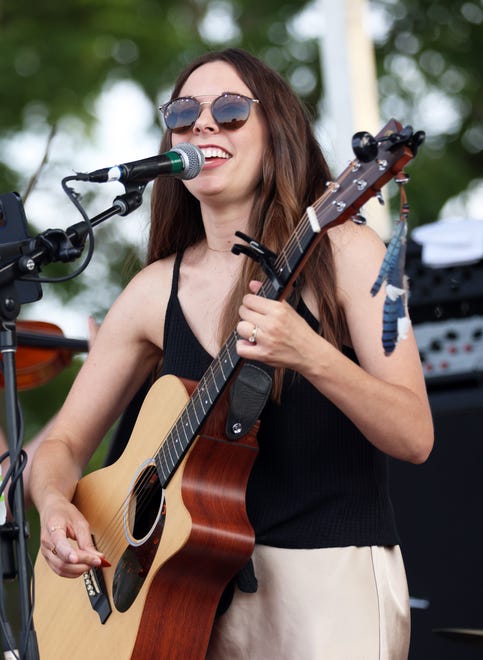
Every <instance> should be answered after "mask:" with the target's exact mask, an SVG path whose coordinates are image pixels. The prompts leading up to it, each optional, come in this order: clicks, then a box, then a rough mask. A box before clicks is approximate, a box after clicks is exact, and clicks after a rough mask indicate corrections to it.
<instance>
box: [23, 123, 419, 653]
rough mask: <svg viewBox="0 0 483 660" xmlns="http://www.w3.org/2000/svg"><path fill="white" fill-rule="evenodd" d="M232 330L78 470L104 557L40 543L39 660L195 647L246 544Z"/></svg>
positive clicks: (368, 184) (290, 253)
mask: <svg viewBox="0 0 483 660" xmlns="http://www.w3.org/2000/svg"><path fill="white" fill-rule="evenodd" d="M409 129H410V127H406V128H405V129H402V127H401V125H400V124H399V122H397V121H395V120H391V121H390V122H389V123H388V124H387V125H386V126H385V127H384V128H383V129H382V131H381V132H380V133H379V134H378V135H377V136H376V138H375V139H374V138H371V139H369V140H368V142H369V147H370V151H371V153H370V154H369V156H366V154H365V152H364V151H361V150H360V155H361V157H359V158H357V159H356V160H354V161H353V162H351V163H350V164H349V165H348V166H347V168H346V169H345V170H344V172H343V173H342V174H341V175H340V177H339V178H338V179H337V181H335V182H332V183H330V184H329V185H328V186H327V190H326V192H325V193H324V194H323V195H322V196H321V197H320V198H319V199H318V200H317V202H315V203H314V204H313V206H311V207H309V208H308V209H307V211H306V213H305V214H304V216H303V218H302V219H301V221H300V223H299V224H298V226H297V228H296V230H295V231H294V233H293V235H292V237H291V238H290V240H289V241H288V242H287V244H286V246H285V247H284V249H283V250H282V252H281V253H280V254H279V255H278V256H277V257H276V258H275V260H274V263H273V268H272V269H271V272H270V273H268V274H267V278H266V280H265V281H264V282H263V284H262V287H261V289H260V292H259V294H258V295H262V296H265V297H267V298H270V299H284V298H285V297H287V296H288V295H289V293H290V291H291V288H292V284H293V282H294V280H295V278H296V277H297V275H298V274H299V273H300V271H301V269H302V268H303V266H304V264H305V261H306V260H307V258H308V256H309V254H310V253H311V251H312V249H313V248H314V246H315V245H316V244H317V241H318V240H319V239H320V237H321V236H322V234H323V232H324V231H325V230H327V229H328V228H330V227H332V226H335V225H337V224H340V223H342V222H344V221H345V220H347V219H348V218H351V217H353V216H354V215H356V214H357V213H358V210H359V209H360V207H361V206H362V205H363V204H364V203H365V201H366V200H368V199H369V198H371V197H373V196H374V195H376V194H378V193H379V191H380V189H381V187H382V186H383V185H384V184H385V183H387V182H388V181H389V180H390V179H392V178H394V177H395V176H396V175H397V174H398V173H399V172H400V171H401V170H402V168H403V167H404V165H405V164H406V163H407V162H408V161H409V160H411V159H412V158H413V156H414V154H415V151H416V147H417V140H415V139H414V136H413V134H412V130H409ZM369 137H370V136H369ZM366 138H367V136H363V138H362V142H364V141H367V140H366ZM359 142H361V140H359ZM356 153H357V152H356ZM364 159H370V160H369V162H364ZM236 341H237V335H236V333H235V332H233V333H232V335H231V336H230V337H229V338H228V340H227V342H226V343H225V345H224V346H223V347H222V349H221V351H220V353H219V354H218V355H217V356H216V358H214V360H213V362H212V363H211V365H210V367H209V369H208V370H207V372H206V373H205V374H204V376H203V378H202V379H201V381H200V382H199V383H198V384H196V385H195V384H188V383H184V382H182V381H181V380H179V379H178V378H176V377H174V376H169V375H168V376H164V377H162V378H161V379H159V380H158V381H157V382H156V383H155V384H154V385H153V386H152V388H151V389H150V390H149V392H148V395H147V397H146V399H145V401H144V403H143V405H142V407H141V410H140V413H139V416H138V419H137V422H136V424H135V426H134V429H133V432H132V435H131V438H130V440H129V443H128V445H127V447H126V449H125V451H124V453H123V454H122V456H121V457H120V458H119V459H118V461H116V462H115V463H114V464H113V465H111V466H110V467H106V468H103V469H101V470H98V471H95V472H93V473H90V474H88V475H86V476H84V477H83V478H82V479H81V480H80V481H79V484H78V486H77V490H76V493H75V496H74V500H73V501H74V504H75V505H76V506H77V507H78V508H79V509H80V511H81V512H82V513H83V514H84V516H85V517H86V519H87V520H88V521H89V524H90V527H91V530H92V534H93V540H94V543H95V545H96V547H97V548H98V549H99V550H101V551H102V552H103V553H104V555H105V557H106V558H107V559H108V561H109V562H111V564H112V565H111V566H110V567H106V568H99V569H96V570H91V571H89V572H87V573H85V574H84V575H83V577H80V578H77V579H68V578H61V577H59V576H57V575H56V574H54V573H53V572H52V571H51V569H50V568H49V566H48V565H47V563H46V562H45V560H44V558H43V557H42V555H41V554H40V553H39V555H38V557H37V560H36V563H35V607H34V622H35V629H36V632H37V636H38V641H39V649H40V656H41V658H42V660H87V659H89V660H101V659H102V660H106V659H107V658H112V659H113V660H125V659H129V658H131V659H135V660H151V659H152V660H154V659H156V660H159V659H166V660H168V659H169V660H178V659H179V660H186V659H187V658H189V659H190V660H201V659H202V658H204V657H205V655H206V652H207V647H208V644H209V640H210V635H211V630H212V626H213V622H214V619H215V615H216V610H217V605H218V601H219V599H220V596H221V594H222V592H223V590H224V588H225V587H226V585H227V583H228V582H229V581H230V580H231V578H232V577H233V576H234V575H236V573H237V572H238V571H239V570H240V568H242V567H243V566H244V565H245V564H246V563H247V561H248V559H249V558H250V556H251V553H252V550H253V546H254V534H253V530H252V528H251V525H250V523H249V520H248V518H247V514H246V510H245V490H246V483H247V480H248V477H249V474H250V471H251V468H252V465H253V461H254V460H255V457H256V454H257V443H256V430H257V429H256V426H255V428H253V429H252V430H251V432H250V433H248V434H247V435H245V437H243V438H241V439H240V440H228V439H227V437H226V436H224V434H223V433H222V432H220V429H222V428H223V424H224V419H223V417H224V412H223V406H221V403H222V401H223V398H225V397H226V394H227V392H228V388H227V385H228V384H230V383H231V382H233V381H234V378H235V376H236V374H237V372H238V369H239V368H240V366H241V363H242V360H241V359H240V358H239V357H238V355H237V352H236ZM220 419H221V422H220Z"/></svg>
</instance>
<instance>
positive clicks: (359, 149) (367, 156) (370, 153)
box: [352, 131, 378, 163]
mask: <svg viewBox="0 0 483 660" xmlns="http://www.w3.org/2000/svg"><path fill="white" fill-rule="evenodd" d="M352 151H353V152H354V154H355V155H356V157H357V158H358V159H359V160H361V161H362V162H363V163H370V162H371V160H374V159H375V158H376V156H377V151H378V147H377V140H376V138H374V137H373V136H372V135H371V134H370V133H368V132H367V131H360V132H359V133H355V134H354V136H353V137H352Z"/></svg>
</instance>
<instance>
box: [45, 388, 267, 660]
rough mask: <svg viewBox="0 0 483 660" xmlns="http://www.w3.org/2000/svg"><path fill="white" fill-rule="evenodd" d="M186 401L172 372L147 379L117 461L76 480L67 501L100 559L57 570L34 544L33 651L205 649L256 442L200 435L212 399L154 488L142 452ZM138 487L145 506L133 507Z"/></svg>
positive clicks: (246, 526)
mask: <svg viewBox="0 0 483 660" xmlns="http://www.w3.org/2000/svg"><path fill="white" fill-rule="evenodd" d="M188 399H189V395H188V392H187V389H186V387H185V385H184V384H183V383H182V382H181V381H180V380H179V379H177V378H176V377H174V376H164V377H163V378H161V379H160V380H158V381H157V382H156V383H155V384H154V385H153V387H152V388H151V389H150V391H149V393H148V395H147V397H146V399H145V401H144V403H143V406H142V408H141V411H140V414H139V417H138V420H137V422H136V425H135V427H134V429H133V432H132V435H131V439H130V441H129V443H128V445H127V447H126V449H125V451H124V453H123V454H122V456H121V457H120V458H119V460H118V461H117V462H116V463H114V464H113V465H112V466H110V467H107V468H103V469H102V470H98V471H97V472H93V473H91V474H88V475H87V476H85V477H83V478H82V479H81V480H80V482H79V484H78V487H77V490H76V493H75V497H74V503H75V505H76V506H77V507H78V508H79V509H80V511H82V513H83V514H84V516H85V517H86V519H87V520H88V521H89V524H90V527H91V530H92V534H93V537H94V541H95V543H96V546H97V547H98V549H99V550H101V551H102V552H104V554H105V556H106V559H107V560H108V561H109V562H110V563H111V567H108V568H102V569H98V570H97V571H96V572H95V573H92V572H89V573H86V574H84V576H83V577H80V578H77V579H69V578H61V577H59V576H57V575H55V574H54V573H53V572H52V570H51V569H50V568H49V566H48V565H47V563H46V562H45V560H44V558H43V557H42V555H41V554H40V553H39V555H38V557H37V560H36V563H35V587H36V588H35V591H36V598H35V610H34V620H35V629H36V632H37V636H38V641H39V649H40V657H41V658H42V660H65V659H66V658H69V660H81V659H82V660H85V659H86V658H90V659H92V660H97V659H99V660H100V659H101V658H102V659H105V658H109V657H112V658H116V660H123V659H128V658H134V659H137V660H141V658H142V659H143V660H150V659H153V660H154V659H155V658H156V659H157V660H159V659H164V658H166V659H169V660H175V659H177V658H179V659H180V660H181V658H183V659H185V658H188V657H189V658H190V659H193V660H195V659H198V658H199V659H200V660H201V659H202V658H204V657H205V655H206V650H207V646H208V643H209V639H210V635H211V629H212V625H213V620H214V617H215V613H216V608H217V605H218V601H219V599H220V596H221V594H222V593H223V590H224V588H225V586H226V585H227V583H228V582H229V581H230V579H231V578H232V577H233V576H234V575H235V574H236V573H237V572H238V570H239V569H240V568H242V567H243V566H244V565H245V564H246V562H247V561H248V559H249V558H250V555H251V553H252V550H253V545H254V536H253V530H252V528H251V525H250V523H249V521H248V519H247V516H246V511H245V490H246V482H247V480H248V476H249V474H250V471H251V468H252V465H253V461H254V460H255V457H256V453H257V445H256V440H255V436H254V431H252V432H251V433H250V434H248V435H247V436H245V438H243V439H242V441H241V442H229V441H227V440H225V439H224V438H223V437H222V434H221V433H219V434H215V433H212V431H213V429H214V428H215V427H216V426H218V424H217V422H216V409H215V410H214V411H213V412H214V415H212V416H210V428H208V422H207V424H206V425H205V426H204V427H203V432H202V433H201V434H200V435H199V436H198V437H197V438H196V440H195V441H194V443H193V444H192V446H191V448H190V450H189V452H188V453H187V455H186V456H185V457H184V458H183V460H182V461H181V463H180V465H179V466H178V468H177V470H176V472H175V474H174V476H173V477H172V479H171V480H170V482H169V484H168V486H167V488H166V489H165V490H162V489H161V488H160V487H159V483H158V485H156V483H155V481H156V478H155V476H154V475H155V474H156V473H155V470H153V458H152V457H153V456H154V455H155V453H156V452H157V451H158V450H159V447H160V445H162V444H163V439H164V438H165V437H166V435H167V433H168V432H169V430H170V428H171V427H172V425H173V423H174V421H175V420H176V419H177V418H178V416H179V414H180V411H181V410H182V409H183V407H184V406H185V405H186V402H187V401H188ZM213 417H214V419H212V418H213ZM221 417H222V415H220V418H221ZM217 436H218V437H217ZM161 490H162V492H161ZM158 491H159V498H156V495H157V494H158ZM146 493H148V494H149V495H151V497H150V498H149V499H150V501H154V502H155V505H154V508H153V506H152V505H151V507H150V508H147V509H146V508H145V507H144V503H145V499H146V498H145V494H146ZM100 573H102V575H101V574H100ZM102 580H103V581H104V587H103V588H102V589H101V591H103V592H104V596H105V597H104V598H101V599H99V598H98V590H97V587H99V583H100V582H101V581H102ZM89 594H91V596H92V597H91V598H90V597H89ZM93 594H94V595H93ZM99 600H101V604H100V605H99ZM108 606H110V609H111V611H110V613H108V615H107V616H106V607H108ZM96 608H97V609H96Z"/></svg>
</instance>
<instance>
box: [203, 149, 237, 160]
mask: <svg viewBox="0 0 483 660" xmlns="http://www.w3.org/2000/svg"><path fill="white" fill-rule="evenodd" d="M201 151H202V152H203V153H204V155H205V158H230V155H229V154H227V153H226V151H223V149H218V148H216V147H206V148H203V147H201Z"/></svg>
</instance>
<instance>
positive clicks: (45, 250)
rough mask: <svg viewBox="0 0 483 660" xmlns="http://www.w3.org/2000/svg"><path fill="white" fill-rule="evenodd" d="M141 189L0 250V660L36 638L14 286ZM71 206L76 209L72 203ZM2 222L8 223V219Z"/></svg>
mask: <svg viewBox="0 0 483 660" xmlns="http://www.w3.org/2000/svg"><path fill="white" fill-rule="evenodd" d="M72 178H75V177H72ZM144 187H145V186H144V185H143V186H131V187H127V186H126V192H125V194H123V195H120V196H118V197H116V198H115V200H114V203H113V205H112V206H111V207H110V208H108V209H106V210H105V211H103V212H102V213H100V214H99V215H97V216H95V217H94V218H92V219H90V220H88V222H85V221H84V222H78V223H76V224H75V225H72V226H71V227H69V228H67V229H66V230H65V231H64V230H61V229H48V230H46V231H45V232H43V233H41V234H39V235H38V236H37V237H35V238H28V239H24V240H21V241H19V242H18V243H16V244H12V243H9V244H8V245H7V246H5V250H3V252H4V253H5V254H8V256H9V258H11V255H12V250H14V251H16V254H18V255H20V256H18V257H16V258H14V259H13V260H11V261H9V262H8V263H6V264H4V265H1V266H0V352H1V353H2V355H3V370H4V382H5V413H6V427H7V428H6V430H7V437H8V447H9V455H10V458H11V465H10V468H9V470H8V472H7V474H6V475H4V481H3V482H2V485H1V487H0V493H1V492H2V490H3V489H4V488H5V485H6V483H7V481H8V480H10V483H11V486H13V488H12V490H13V497H10V495H11V493H9V499H10V502H11V509H12V510H11V515H12V519H11V521H9V522H7V523H5V524H4V525H0V551H1V552H0V570H1V572H2V575H0V578H3V579H13V578H14V577H15V574H16V573H17V575H18V590H19V602H20V624H21V629H20V636H19V644H18V645H16V646H17V649H18V650H15V647H12V645H13V644H14V643H15V640H14V637H13V634H12V632H11V627H10V625H9V623H8V621H6V620H1V618H0V626H1V637H2V642H3V647H4V648H3V651H4V654H5V658H20V660H38V658H39V650H38V644H37V636H36V634H35V630H34V627H33V607H34V603H33V597H32V596H33V589H32V588H31V584H30V583H31V580H32V570H31V569H32V563H31V561H30V558H29V556H28V548H27V539H28V537H29V530H28V525H27V523H26V517H25V503H24V487H23V479H22V472H23V468H24V467H25V466H24V463H25V461H26V456H25V452H23V451H21V446H22V438H21V437H20V433H19V403H18V396H17V378H16V362H15V355H16V350H17V337H16V319H17V317H18V315H19V313H20V309H21V305H22V303H23V302H32V300H28V301H23V300H22V299H21V295H19V290H18V288H17V287H16V286H15V283H16V282H22V281H25V280H28V281H37V280H36V279H35V278H34V277H33V275H34V274H36V273H37V272H38V270H39V269H40V266H41V265H43V264H49V263H52V262H54V261H63V262H68V261H73V260H74V259H77V258H78V257H79V256H80V255H81V253H82V250H83V248H84V245H85V241H86V238H87V236H88V235H89V234H90V233H91V232H92V229H91V228H92V227H94V226H96V225H98V224H99V223H101V222H103V221H104V220H107V219H108V218H110V217H112V216H113V215H127V214H128V213H131V212H132V211H134V210H136V209H137V208H138V207H139V206H140V205H141V203H142V193H143V190H144ZM76 205H77V206H79V205H78V203H77V204H76ZM6 220H7V221H8V218H6ZM89 225H90V226H89ZM91 238H92V237H91ZM3 256H4V255H3V254H2V246H0V264H1V263H2V257H3ZM86 265H87V264H86ZM26 275H27V277H26ZM38 281H39V282H40V281H41V280H40V279H39V280H38ZM45 281H49V280H45ZM40 295H41V293H40ZM40 295H39V296H38V297H40ZM36 299H38V298H36ZM15 559H16V560H17V569H15ZM52 597H53V598H55V594H52ZM4 612H5V607H4V602H3V585H2V583H1V582H0V615H1V613H4Z"/></svg>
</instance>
